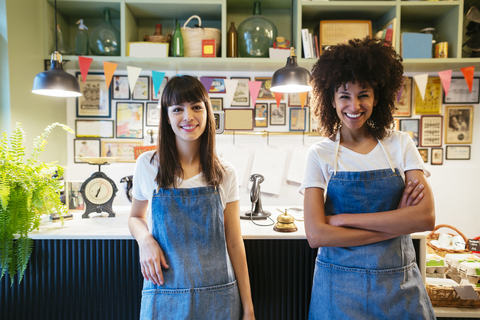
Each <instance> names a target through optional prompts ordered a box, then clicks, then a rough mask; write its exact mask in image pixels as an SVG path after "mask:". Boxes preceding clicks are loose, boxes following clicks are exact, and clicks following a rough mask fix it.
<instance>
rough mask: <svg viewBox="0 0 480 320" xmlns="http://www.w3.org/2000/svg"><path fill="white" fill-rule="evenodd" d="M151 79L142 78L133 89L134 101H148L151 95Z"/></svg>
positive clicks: (139, 78) (147, 77)
mask: <svg viewBox="0 0 480 320" xmlns="http://www.w3.org/2000/svg"><path fill="white" fill-rule="evenodd" d="M149 90H150V77H149V76H140V77H138V79H137V82H136V83H135V87H133V93H132V100H148V99H149V97H150V95H149V94H148V92H149Z"/></svg>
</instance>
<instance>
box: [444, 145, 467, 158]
mask: <svg viewBox="0 0 480 320" xmlns="http://www.w3.org/2000/svg"><path fill="white" fill-rule="evenodd" d="M446 152H447V153H446V157H445V159H447V160H470V146H447V150H446Z"/></svg>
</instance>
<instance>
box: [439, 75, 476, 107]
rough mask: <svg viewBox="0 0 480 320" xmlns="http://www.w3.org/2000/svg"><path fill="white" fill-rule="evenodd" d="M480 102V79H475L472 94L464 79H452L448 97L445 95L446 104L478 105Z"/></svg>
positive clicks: (444, 101)
mask: <svg viewBox="0 0 480 320" xmlns="http://www.w3.org/2000/svg"><path fill="white" fill-rule="evenodd" d="M479 102H480V78H478V77H476V78H473V83H472V92H470V89H469V88H468V85H467V82H466V81H465V78H463V77H452V79H451V81H450V89H449V90H448V95H447V96H445V94H444V95H443V103H444V104H457V103H467V104H478V103H479Z"/></svg>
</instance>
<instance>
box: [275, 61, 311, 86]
mask: <svg viewBox="0 0 480 320" xmlns="http://www.w3.org/2000/svg"><path fill="white" fill-rule="evenodd" d="M309 79H310V72H308V70H307V69H305V68H302V67H299V66H298V64H297V57H296V56H290V57H288V58H287V65H286V66H285V67H283V68H281V69H278V70H277V71H275V73H274V74H273V77H272V87H271V88H270V91H273V92H284V93H295V92H306V91H310V90H312V87H311V86H310V85H309V84H308V81H309Z"/></svg>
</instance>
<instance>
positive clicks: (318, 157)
mask: <svg viewBox="0 0 480 320" xmlns="http://www.w3.org/2000/svg"><path fill="white" fill-rule="evenodd" d="M382 145H383V147H384V148H385V151H386V152H387V153H388V156H389V157H390V160H391V161H392V165H393V167H394V168H397V169H398V170H399V171H400V174H401V175H402V177H403V179H405V171H408V170H415V169H417V170H423V172H424V173H425V176H427V177H429V176H430V172H428V171H427V169H426V166H425V163H424V162H423V160H422V157H421V156H420V154H419V153H418V150H417V147H416V146H415V144H414V143H413V140H412V139H411V138H410V135H409V134H408V133H406V132H402V131H394V132H393V134H392V135H390V136H389V137H387V138H385V139H384V140H382ZM334 161H335V141H332V140H330V139H328V138H325V139H324V140H322V141H320V142H318V143H316V144H314V145H312V146H311V147H310V149H309V150H308V154H307V163H306V165H305V173H304V175H303V182H302V184H301V185H300V190H299V191H300V193H302V194H303V191H304V190H305V188H311V187H317V188H322V189H324V190H326V189H327V185H328V181H329V180H330V177H331V176H332V175H333V173H334ZM389 168H390V165H389V163H388V160H387V158H386V157H385V154H384V152H383V150H382V148H381V146H380V145H379V144H378V143H377V145H376V146H375V148H374V149H373V150H372V151H370V152H369V153H368V154H365V155H364V154H360V153H357V152H355V151H352V150H350V149H348V148H345V147H343V146H341V145H340V146H339V148H338V164H337V171H369V170H378V169H389Z"/></svg>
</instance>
